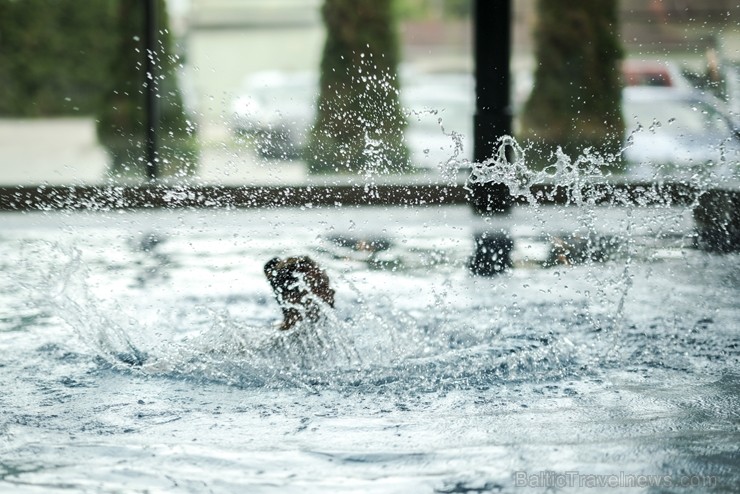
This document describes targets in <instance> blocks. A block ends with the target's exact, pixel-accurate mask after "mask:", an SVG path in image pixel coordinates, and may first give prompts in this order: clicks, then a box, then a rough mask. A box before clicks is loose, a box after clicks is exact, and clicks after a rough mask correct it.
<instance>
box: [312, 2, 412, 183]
mask: <svg viewBox="0 0 740 494" xmlns="http://www.w3.org/2000/svg"><path fill="white" fill-rule="evenodd" d="M323 16H324V22H325V24H326V28H327V40H326V44H325V46H324V52H323V57H322V60H321V80H320V94H319V101H318V112H317V117H316V122H315V123H314V126H313V128H312V130H311V133H310V136H309V142H308V149H307V154H306V160H307V162H308V164H309V167H310V170H311V171H312V172H313V173H327V172H329V173H331V172H348V171H359V170H364V171H367V172H372V173H383V172H396V171H403V170H406V169H407V167H408V150H407V148H406V146H405V144H404V142H403V132H404V128H405V126H406V118H405V116H404V114H403V111H402V109H401V104H400V101H399V91H398V90H399V81H398V75H397V67H398V62H399V48H398V38H397V34H396V26H395V23H394V18H393V15H392V9H391V0H325V3H324V7H323Z"/></svg>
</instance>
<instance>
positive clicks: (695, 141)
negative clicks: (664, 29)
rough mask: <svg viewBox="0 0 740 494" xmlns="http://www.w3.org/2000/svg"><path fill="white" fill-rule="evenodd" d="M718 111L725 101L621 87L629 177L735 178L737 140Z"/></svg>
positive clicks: (691, 93)
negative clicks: (702, 176) (622, 88)
mask: <svg viewBox="0 0 740 494" xmlns="http://www.w3.org/2000/svg"><path fill="white" fill-rule="evenodd" d="M722 109H723V103H721V102H719V101H717V100H716V99H713V98H711V97H707V96H705V95H703V94H701V93H699V92H697V91H693V90H685V89H676V88H666V87H627V88H625V89H624V91H623V93H622V112H623V115H624V119H625V125H626V128H627V137H626V149H625V150H624V158H625V161H626V163H627V166H628V168H627V174H628V176H629V177H631V178H636V179H645V180H651V179H657V178H679V179H680V178H689V177H694V176H696V175H697V174H699V175H705V176H707V175H715V176H716V177H718V178H724V179H727V178H730V179H734V180H736V179H737V177H738V173H739V170H740V136H739V135H738V132H737V130H735V129H734V128H733V125H732V123H731V121H730V119H729V118H728V116H727V114H726V113H724V112H723V111H722Z"/></svg>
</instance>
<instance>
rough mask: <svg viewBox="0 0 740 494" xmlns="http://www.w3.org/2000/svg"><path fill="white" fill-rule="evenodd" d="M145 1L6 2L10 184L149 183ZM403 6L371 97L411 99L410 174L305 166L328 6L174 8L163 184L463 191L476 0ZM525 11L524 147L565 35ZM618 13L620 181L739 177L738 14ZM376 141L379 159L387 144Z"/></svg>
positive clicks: (2, 160)
mask: <svg viewBox="0 0 740 494" xmlns="http://www.w3.org/2000/svg"><path fill="white" fill-rule="evenodd" d="M141 3H142V2H136V1H131V0H116V1H111V0H89V1H88V2H85V5H84V7H82V6H81V5H80V4H79V2H75V1H73V0H56V1H52V0H0V185H3V186H17V185H45V184H48V185H58V184H64V185H66V184H70V185H71V184H91V185H96V184H110V183H133V184H136V183H143V182H144V181H145V173H144V161H145V158H143V143H142V142H143V138H142V135H143V134H142V129H143V122H144V117H143V111H144V110H143V104H142V103H141V101H142V100H141V97H142V95H143V87H144V86H145V84H146V78H145V73H144V69H143V64H144V57H145V56H146V53H145V50H144V48H143V46H142V40H141V23H140V19H141V18H142V15H143V13H142V11H141ZM332 3H333V4H338V3H341V2H338V1H333V2H332V1H327V2H326V4H327V6H328V5H329V4H332ZM380 3H381V4H382V3H384V2H380ZM387 3H388V4H389V6H390V16H391V17H390V18H389V19H390V26H391V28H392V29H393V32H394V36H395V40H396V41H397V45H398V47H397V48H398V60H397V64H394V65H395V67H394V71H395V72H394V73H391V74H390V77H389V79H388V81H380V82H378V79H377V78H376V79H374V78H373V77H374V76H372V75H371V77H370V82H367V84H368V86H371V85H373V84H375V85H377V86H382V85H389V87H390V88H391V96H393V94H394V91H395V88H399V92H398V94H397V97H398V101H399V102H400V107H401V112H402V119H403V122H400V123H399V124H398V126H397V127H396V129H397V130H396V131H394V130H390V131H388V132H391V133H392V132H396V133H400V134H402V138H401V141H402V142H401V143H400V144H398V146H400V147H399V149H402V151H399V153H400V154H398V156H403V158H394V159H399V160H400V159H402V160H403V161H404V163H407V166H399V167H397V168H393V167H390V168H383V169H382V170H381V169H379V168H378V169H373V168H372V167H370V168H368V167H367V166H364V167H360V168H358V169H355V170H352V169H351V167H350V169H338V168H337V169H334V168H332V167H331V166H329V167H328V168H324V169H322V168H321V167H316V166H313V165H311V163H309V162H311V160H312V159H315V154H316V153H315V152H313V151H311V152H307V149H308V148H309V141H310V140H311V139H313V140H314V141H316V139H317V137H316V134H314V135H312V130H311V129H312V127H313V126H314V124H315V122H317V114H318V107H319V105H318V102H319V94H320V88H321V80H322V79H321V77H322V73H321V67H322V56H323V55H322V54H323V53H324V50H325V46H329V45H327V28H326V25H327V24H326V22H325V20H324V17H323V16H322V8H325V2H324V1H323V0H167V1H166V2H165V1H164V0H161V1H160V2H159V7H160V16H159V20H158V22H159V24H158V25H159V39H158V46H159V49H158V50H157V52H156V53H154V54H150V55H151V56H152V57H154V59H155V61H156V64H157V67H158V74H157V81H156V82H155V84H156V87H157V91H158V97H159V100H160V102H161V119H160V129H159V130H160V134H161V143H160V144H161V150H160V157H159V159H160V161H161V163H160V169H161V173H162V180H166V181H174V182H187V183H193V184H224V185H268V184H269V185H274V184H282V185H297V184H305V183H314V182H327V181H328V182H330V183H336V182H339V181H345V180H349V181H352V180H354V181H358V180H366V179H367V178H368V176H369V175H372V177H373V179H374V180H385V181H390V182H399V183H406V182H442V181H447V182H449V181H450V180H454V181H464V179H465V177H466V170H467V169H468V167H469V165H468V164H469V161H470V160H471V159H472V127H473V113H474V111H475V83H474V80H473V76H472V73H473V52H472V49H473V47H472V23H471V15H472V10H473V9H472V1H471V0H393V1H391V2H387ZM512 3H513V4H514V5H513V6H514V14H513V16H512V23H513V40H512V46H513V53H512V62H511V71H512V75H513V83H512V89H511V90H512V102H511V103H512V112H513V116H514V133H515V134H516V135H517V136H520V137H521V139H522V142H525V143H526V142H528V139H530V138H531V137H532V135H534V136H535V137H536V132H534V133H533V132H531V130H532V129H531V127H532V124H528V123H527V119H522V118H520V117H521V116H522V113H523V112H524V110H525V108H526V107H527V102H528V101H529V99H530V97H531V94H532V89H533V87H534V86H535V72H536V71H535V69H536V67H537V66H538V63H539V62H538V59H537V50H536V42H535V37H534V33H535V32H536V29H537V28H538V26H539V27H542V25H543V23H545V22H552V21H548V20H547V19H545V18H543V15H542V11H541V9H540V7H539V4H538V2H537V1H535V0H517V1H515V2H512ZM137 4H138V5H137ZM564 4H567V2H565V3H564ZM617 14H618V23H617V26H618V30H617V33H616V38H617V40H618V42H619V44H620V45H621V46H620V48H621V50H622V51H621V59H620V62H619V63H620V71H621V75H620V77H621V83H622V85H623V86H624V88H623V89H621V103H620V105H621V112H622V119H623V122H624V126H623V127H624V129H623V130H620V131H619V135H617V136H612V138H613V139H616V140H617V141H619V142H620V143H621V144H622V145H623V146H620V149H621V147H626V150H624V152H623V153H622V154H621V155H620V156H621V158H622V159H623V164H622V165H620V168H619V170H618V171H617V173H620V174H623V175H624V176H625V177H627V178H635V179H654V178H656V177H657V176H658V174H656V170H658V171H660V173H663V174H664V175H667V176H672V175H673V176H677V177H682V176H684V175H686V174H687V173H688V174H689V175H690V174H693V173H695V172H696V169H697V167H699V168H701V167H706V166H718V164H719V166H727V167H730V168H733V167H734V168H733V170H735V168H737V162H738V160H737V156H738V153H740V138H739V137H738V131H737V129H738V128H740V119H738V115H739V114H740V29H738V16H740V6H738V5H737V2H735V1H730V0H650V1H648V0H621V1H619V2H617ZM491 35H492V36H495V33H491ZM576 35H577V33H576ZM370 39H373V38H372V37H370ZM373 48H375V47H370V45H369V44H368V54H369V56H368V58H370V55H372V52H373ZM359 56H360V57H364V53H363V54H360V55H359ZM363 63H364V62H363ZM376 63H377V60H375V61H374V62H368V67H372V66H373V65H374V64H376ZM371 72H372V71H371ZM360 77H363V76H362V75H360ZM373 81H374V82H373ZM340 100H341V98H340ZM567 104H570V103H567ZM389 108H390V107H389ZM389 111H390V110H389ZM535 115H536V111H535ZM381 117H382V115H381ZM353 118H355V117H353ZM356 118H361V117H356ZM363 118H364V117H363ZM393 118H395V117H393ZM387 119H391V117H390V116H388V117H387ZM530 120H531V119H530ZM398 129H400V130H398ZM367 139H368V140H367V146H366V147H365V149H363V150H362V152H364V153H365V154H367V153H368V149H370V150H373V149H382V148H383V146H384V144H383V142H382V139H381V142H376V141H375V140H374V138H372V137H367ZM535 140H536V139H535ZM627 144H629V145H627ZM533 149H534V150H535V152H536V150H537V149H538V148H537V147H536V146H535V145H533ZM317 170H318V171H317ZM731 173H735V171H731Z"/></svg>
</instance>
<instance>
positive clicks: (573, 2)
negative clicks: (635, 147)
mask: <svg viewBox="0 0 740 494" xmlns="http://www.w3.org/2000/svg"><path fill="white" fill-rule="evenodd" d="M617 5H618V0H598V1H594V0H538V3H537V11H538V25H537V28H536V30H535V44H536V59H537V69H536V71H535V76H534V87H533V89H532V93H531V95H530V97H529V100H528V101H527V103H526V104H525V107H524V110H523V113H522V116H521V129H522V131H521V134H522V135H521V137H523V138H525V139H530V140H532V141H534V142H537V143H541V144H543V147H542V149H538V151H539V152H538V154H539V158H540V160H541V162H540V163H539V164H540V165H541V164H543V163H544V162H546V160H547V158H548V155H549V152H550V151H552V150H554V149H555V148H556V147H557V146H560V147H562V148H563V150H564V151H565V152H566V153H567V154H569V155H570V156H572V157H573V156H575V155H577V154H579V153H581V152H582V151H583V150H584V148H586V147H592V148H593V149H594V150H596V151H598V152H604V153H615V152H616V151H617V150H618V148H619V146H620V144H621V142H622V139H623V134H624V121H623V119H622V112H621V90H622V79H621V71H620V61H621V59H622V55H623V53H622V48H621V44H620V42H619V38H618V19H617ZM533 161H535V165H536V164H537V163H536V162H537V161H538V159H537V158H536V157H535V159H534V160H533Z"/></svg>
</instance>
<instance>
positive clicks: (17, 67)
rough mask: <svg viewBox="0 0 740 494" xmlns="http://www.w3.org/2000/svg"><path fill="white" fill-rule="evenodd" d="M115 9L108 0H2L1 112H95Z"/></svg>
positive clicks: (104, 75) (16, 114)
mask: <svg viewBox="0 0 740 494" xmlns="http://www.w3.org/2000/svg"><path fill="white" fill-rule="evenodd" d="M114 13H115V12H114V3H113V2H111V1H110V0H86V1H85V2H84V4H81V3H80V2H79V1H78V0H0V115H2V116H6V117H35V116H42V115H44V116H56V115H70V114H77V115H79V114H92V113H94V112H95V109H96V106H97V104H98V98H99V96H100V89H101V88H102V87H103V86H104V85H105V84H106V81H107V78H108V74H107V72H106V68H107V60H108V57H109V54H110V53H111V48H112V46H113V40H112V39H111V36H110V31H111V26H112V25H113V18H114Z"/></svg>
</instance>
